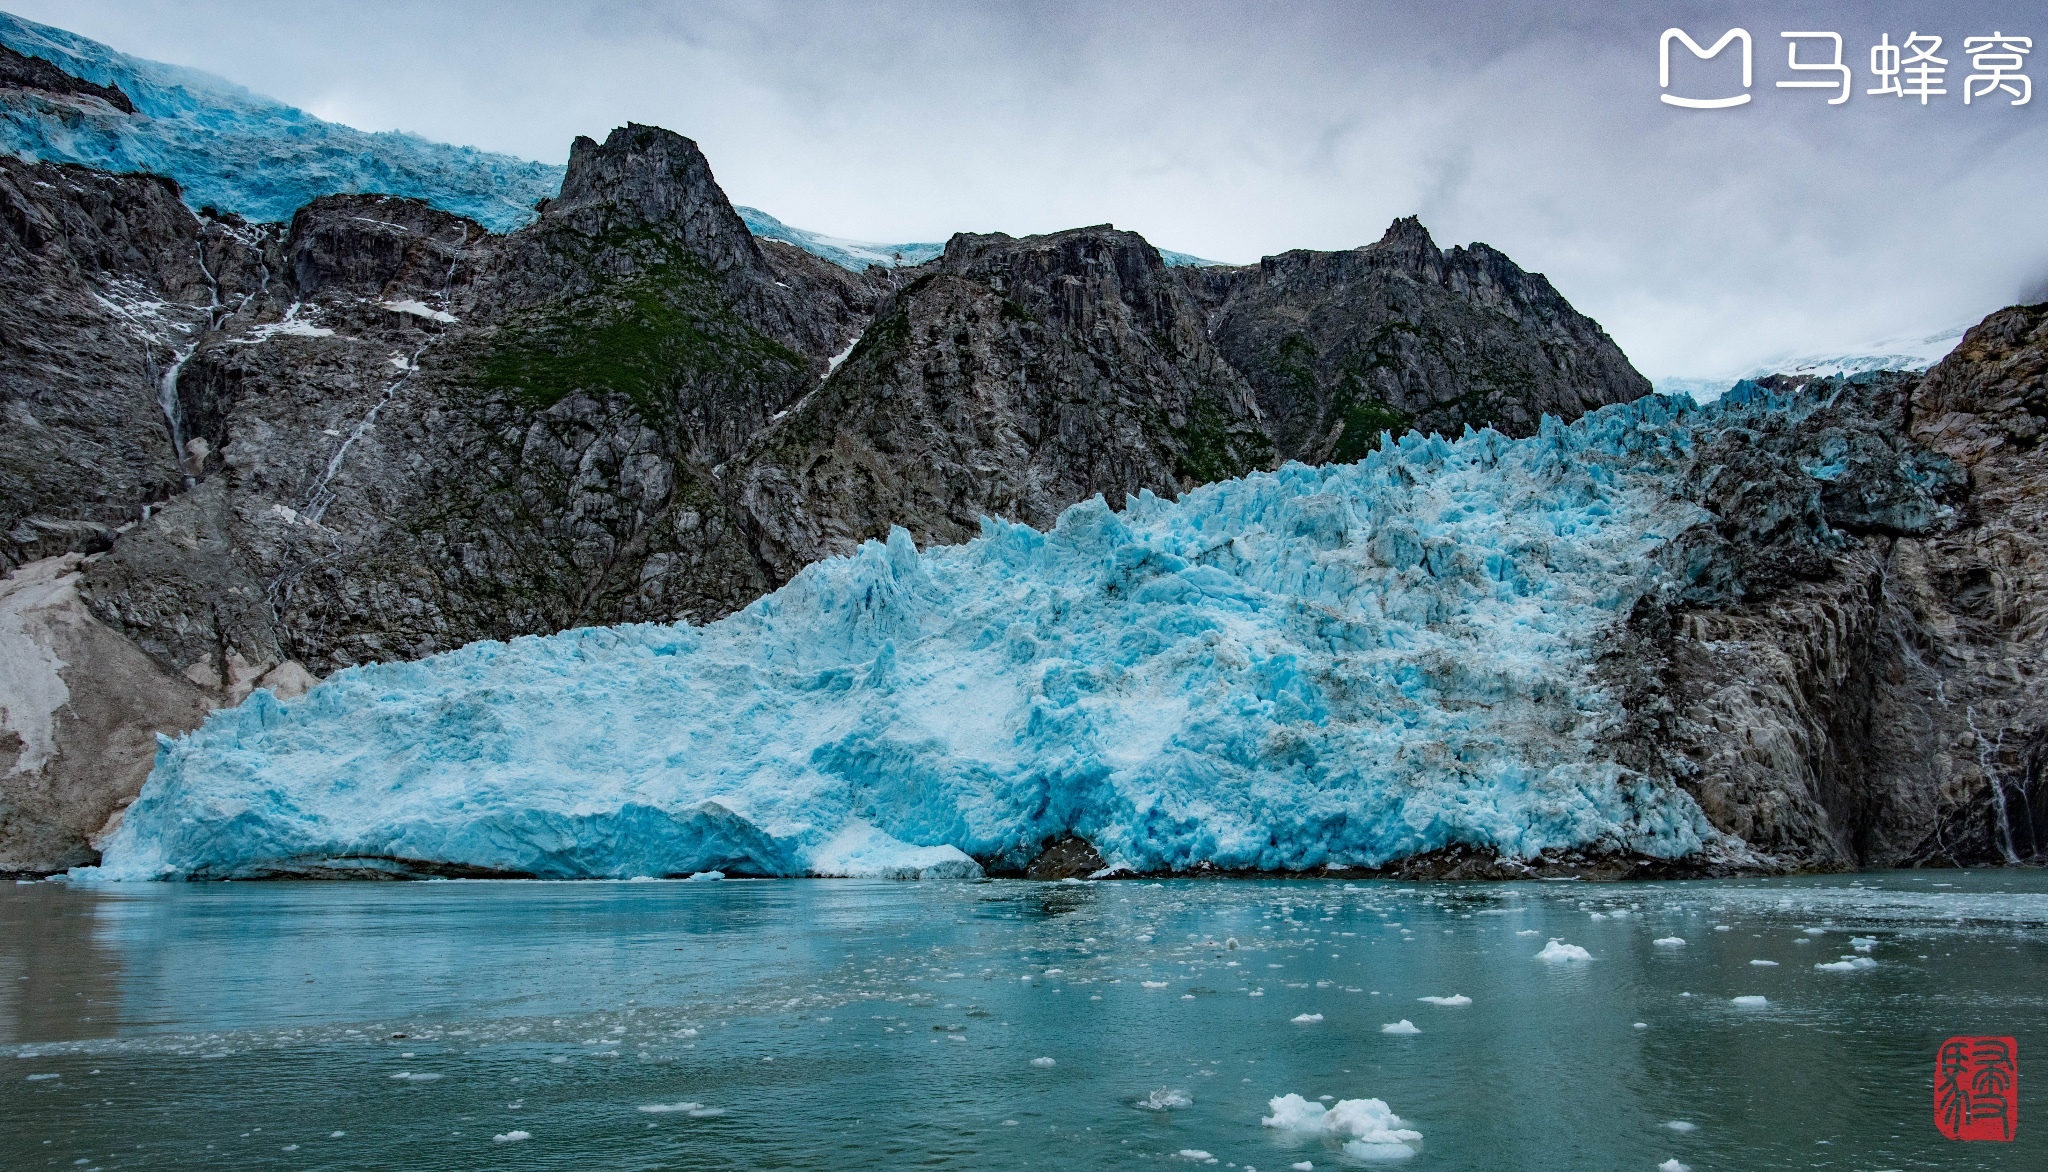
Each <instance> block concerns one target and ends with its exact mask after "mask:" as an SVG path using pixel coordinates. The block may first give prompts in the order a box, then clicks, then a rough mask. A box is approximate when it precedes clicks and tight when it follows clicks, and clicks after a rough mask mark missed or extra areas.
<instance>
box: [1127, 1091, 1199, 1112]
mask: <svg viewBox="0 0 2048 1172" xmlns="http://www.w3.org/2000/svg"><path fill="white" fill-rule="evenodd" d="M1194 1104H1195V1099H1194V1096H1193V1095H1190V1094H1188V1093H1187V1092H1186V1091H1177V1090H1174V1089H1172V1088H1171V1087H1160V1088H1159V1089H1157V1090H1155V1091H1153V1092H1152V1093H1151V1094H1149V1095H1146V1096H1145V1097H1144V1098H1142V1099H1139V1100H1138V1101H1137V1102H1135V1103H1133V1104H1131V1106H1133V1107H1136V1108H1137V1109H1138V1110H1140V1111H1177V1110H1179V1109H1180V1108H1182V1107H1192V1106H1194Z"/></svg>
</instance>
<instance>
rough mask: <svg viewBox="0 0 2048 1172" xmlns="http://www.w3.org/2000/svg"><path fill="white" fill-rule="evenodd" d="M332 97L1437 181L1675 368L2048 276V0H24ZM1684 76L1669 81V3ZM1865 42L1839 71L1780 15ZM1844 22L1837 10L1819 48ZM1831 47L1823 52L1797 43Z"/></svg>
mask: <svg viewBox="0 0 2048 1172" xmlns="http://www.w3.org/2000/svg"><path fill="white" fill-rule="evenodd" d="M4 2H5V3H6V6H7V7H8V8H9V9H10V10H12V11H14V12H16V13H18V14H20V15H22V16H25V17H28V18H29V19H32V20H39V21H43V22H45V23H50V24H55V25H59V26H61V27H64V28H69V29H71V30H73V31H75V32H79V33H82V34H84V35H86V36H90V37H93V38H95V39H97V40H100V41H104V42H106V43H108V44H110V45H112V46H114V47H115V48H117V49H120V50H123V51H125V52H128V53H133V54H136V55H138V56H143V57H150V58H154V59H157V60H161V61H169V62H175V63H178V64H183V65H191V66H196V67H198V68H201V69H205V70H208V71H211V72H214V73H217V74H220V75H221V76H223V77H226V78H228V79H230V80H232V81H235V82H239V83H241V84H243V85H246V86H248V87H249V88H251V89H254V90H257V91H259V92H261V93H265V94H269V95H271V96H273V97H276V98H279V99H282V100H284V101H287V102H290V103H292V104H294V105H298V106H301V107H303V108H305V109H307V110H310V111H312V112H314V113H316V114H318V115H320V116H322V117H325V118H330V119H333V120H335V121H339V122H345V123H347V124H349V125H352V126H357V127H361V128H363V129H367V130H389V129H403V130H410V131H415V132H417V133H419V134H422V135H425V136H427V137H429V138H434V139H440V140H444V141H449V142H456V143H469V144H473V145H476V146H479V147H483V148H486V149H490V150H497V151H505V152H509V153H512V154H516V155H521V156H524V157H528V158H535V159H544V160H548V161H551V162H560V161H562V160H564V159H565V158H566V157H567V155H568V146H569V141H570V139H571V138H573V137H574V136H575V135H578V134H588V135H591V136H593V137H599V138H601V137H603V135H604V133H605V132H606V131H607V130H608V129H609V128H611V127H613V126H615V125H619V124H621V123H624V122H626V121H628V120H632V121H637V122H647V123H654V124H657V125H661V126H666V127H668V128H670V129H673V130H676V131H680V132H681V133H684V134H687V135H689V136H690V137H692V138H695V139H696V140H697V141H698V142H699V143H700V144H702V146H703V148H704V150H705V152H706V153H707V154H708V155H709V157H710V159H711V163H712V166H713V168H714V170H715V171H716V173H717V175H718V178H719V181H720V182H721V183H722V184H723V186H724V187H725V190H726V192H727V193H728V194H729V195H730V196H731V197H732V198H733V200H734V202H736V203H742V204H751V205H753V206H755V207H759V208H762V209H763V210H765V211H768V212H769V213H771V214H773V215H776V216H779V217H781V218H782V219H783V220H785V221H787V222H789V223H791V224H795V225H799V226H802V227H806V228H810V229H813V230H816V231H821V232H828V233H831V234H834V235H839V236H848V237H854V238H858V239H865V240H881V241H909V240H933V239H944V238H945V236H946V235H948V234H949V233H951V232H954V231H957V230H970V231H989V230H1002V231H1007V232H1012V233H1017V234H1023V233H1028V232H1043V231H1051V230H1056V229H1060V228H1067V227H1073V226H1076V225H1082V224H1092V223H1101V222H1105V221H1109V222H1114V223H1115V224H1117V225H1118V226H1119V227H1124V228H1131V229H1135V230H1137V231H1140V232H1143V233H1144V234H1145V235H1146V237H1147V238H1149V239H1150V240H1151V241H1152V242H1153V243H1155V244H1157V245H1159V246H1161V247H1164V248H1173V249H1179V250H1181V251H1184V252H1192V253H1196V254H1198V255H1201V256H1207V257H1213V258H1216V259H1219V260H1228V261H1235V262H1248V261H1253V260H1256V259H1257V258H1258V257H1260V256H1262V255H1266V254H1270V253H1274V252H1280V251H1284V250H1286V249H1289V248H1319V249H1336V248H1350V247H1355V246H1357V245H1361V244H1367V243H1370V242H1372V241H1374V240H1376V239H1378V238H1379V236H1380V233H1381V232H1382V231H1384V230H1385V228H1386V225H1387V223H1388V221H1390V220H1391V219H1393V218H1394V217H1396V216H1401V215H1408V214H1419V215H1420V216H1421V217H1422V219H1423V222H1424V224H1426V225H1427V226H1428V227H1429V229H1430V231H1431V232H1432V233H1433V234H1434V235H1435V237H1436V239H1437V242H1438V243H1439V244H1440V245H1444V246H1446V247H1448V246H1450V245H1452V244H1462V243H1467V242H1470V241H1474V240H1483V241H1485V242H1487V243H1489V244H1492V245H1494V246H1495V247H1498V248H1500V249H1502V250H1503V251H1505V252H1507V253H1508V254H1509V255H1510V256H1512V257H1513V258H1514V259H1515V260H1516V261H1517V262H1519V263H1520V264H1521V265H1522V266H1523V267H1525V268H1529V269H1532V270H1537V271H1541V272H1544V273H1547V274H1548V275H1549V276H1550V278H1551V280H1552V281H1553V282H1555V284H1556V285H1557V286H1558V288H1559V289H1560V290H1561V291H1562V292H1563V293H1564V294H1565V296H1566V297H1568V298H1570V299H1571V301H1572V302H1573V303H1574V304H1576V305H1577V306H1578V307H1579V308H1580V309H1582V310H1584V311H1585V312H1587V313H1589V314H1591V315H1593V316H1594V317H1595V318H1598V319H1599V320H1600V322H1601V323H1602V324H1603V325H1605V326H1606V327H1607V329H1608V330H1609V332H1610V333H1612V334H1613V335H1614V337H1615V339H1616V340H1617V341H1619V342H1620V343H1621V345H1622V347H1623V348H1624V349H1625V350H1627V352H1628V353H1629V355H1630V357H1631V358H1632V359H1634V361H1635V363H1636V365H1637V366H1638V367H1639V368H1640V369H1641V370H1642V371H1643V372H1644V373H1646V374H1649V375H1651V376H1652V377H1661V376H1666V375H1712V374H1720V373H1724V372H1733V371H1739V370H1740V369H1742V368H1744V367H1747V366H1749V365H1752V364H1754V363H1756V362H1760V361H1763V360H1765V359H1766V358H1769V357H1771V356H1774V355H1777V354H1781V353H1787V352H1790V353H1814V352H1825V351H1830V350H1837V349H1841V348H1845V347H1853V346H1857V345H1859V344H1862V343H1867V342H1872V341H1876V340H1879V339H1885V338H1893V337H1900V336H1909V335H1916V334H1928V333H1933V332H1936V331H1938V330H1940V329H1942V328H1945V327H1949V326H1953V325H1959V324H1964V323H1968V322H1974V321H1976V320H1977V319H1978V318H1980V317H1982V316H1983V315H1984V314H1985V313H1987V312H1989V311H1991V310H1993V309H1996V308H1998V307H2000V306H2002V305H2006V304H2009V303H2012V302H2014V301H2016V300H2020V299H2021V298H2022V297H2025V296H2027V295H2029V294H2031V299H2033V300H2039V299H2042V298H2044V297H2048V214H2044V213H2048V95H2044V96H2043V97H2041V98H2039V99H2038V100H2036V101H2034V102H2032V103H2030V104H2028V105H2025V106H2020V107H2012V106H2010V105H2008V104H2007V103H2008V102H2010V100H2011V98H2010V96H2008V95H2003V94H1994V95H1993V97H1992V99H1979V100H1977V101H1975V102H1973V104H1971V105H1970V106H1967V107H1966V106H1964V105H1963V103H1962V96H1961V91H1962V88H1963V87H1962V82H1963V78H1964V77H1965V75H1966V74H1968V73H1969V72H1971V70H1970V68H1969V57H1968V56H1967V55H1966V54H1965V53H1964V52H1963V51H1962V49H1963V46H1962V43H1961V42H1962V39H1963V38H1964V37H1966V36H1981V35H1985V34H1988V33H1991V32H1994V31H1996V32H2003V33H2009V34H2015V35H2021V36H2030V37H2032V38H2033V39H2034V41H2035V42H2036V44H2035V56H2034V57H2033V58H2031V59H2030V63H2029V65H2028V67H2027V68H2026V69H2025V70H2024V72H2025V73H2026V74H2028V75H2029V76H2030V77H2032V78H2034V79H2036V80H2048V6H2044V5H2043V4H2042V3H2041V0H2027V2H2024V3H1983V4H1976V3H1959V2H1957V0H1913V2H1909V3H1893V2H1890V0H1886V2H1883V3H1869V2H1866V0H1839V2H1836V3H1829V4H1816V3H1801V4H1761V3H1759V4H1715V3H1700V4H1657V3H1626V2H1616V3H1611V4H1607V5H1601V4H1594V3H1569V4H1568V3H1560V2H1556V0H1551V2H1547V3H1526V4H1525V3H1503V2H1488V3H1459V2H1456V0H1433V2H1417V3H1320V4H1308V3H1303V4H1282V3H1277V2H1272V0H1266V2H1261V3H1241V4H1224V3H1207V2H1202V0H1171V2H1169V3H1151V2H1141V0H1120V2H1117V3H1101V4H1079V3H1017V4H1001V5H998V4H987V5H975V4H966V3H950V4H945V3H892V4H858V3H854V2H852V0H841V2H837V3H781V2H776V0H751V2H749V0H720V2H710V3H670V2H664V0H642V2H640V3H594V4H576V3H571V2H547V3H537V2H527V0H489V2H477V3H464V2H451V3H436V2H434V0H406V2H404V3H384V2H376V0H370V2H353V3H348V4H345V5H344V4H337V3H332V2H329V3H321V4H317V5H314V4H297V3H290V2H286V0H268V2H266V3H232V2H224V0H4ZM1671 25H1678V26H1681V27H1684V28H1685V29H1687V31H1688V32H1690V33H1691V34H1692V36H1693V37H1694V38H1695V39H1696V40H1698V41H1700V42H1701V43H1702V44H1705V45H1710V44H1712V43H1713V41H1714V39H1716V38H1718V37H1719V36H1720V35H1721V34H1722V33H1723V32H1725V31H1727V30H1728V29H1729V28H1731V27H1735V26H1738V25H1739V26H1740V27H1743V28H1746V29H1748V30H1749V32H1750V34H1751V36H1752V38H1753V42H1754V46H1755V49H1754V52H1755V79H1754V86H1753V87H1752V88H1751V89H1750V90H1748V91H1743V90H1742V89H1741V88H1740V85H1739V77H1738V76H1737V73H1738V60H1739V59H1738V57H1737V54H1738V53H1739V46H1731V47H1730V48H1729V49H1728V50H1725V51H1724V52H1723V53H1722V55H1721V56H1720V57H1718V58H1716V59H1714V60H1713V61H1698V60H1695V59H1693V58H1692V57H1691V56H1690V54H1688V53H1686V52H1685V50H1684V49H1683V48H1682V47H1678V48H1677V49H1676V52H1677V53H1678V58H1677V59H1676V60H1675V61H1674V69H1673V78H1672V88H1671V90H1670V91H1669V92H1672V93H1679V94H1683V95H1686V96H1697V97H1718V96H1725V95H1728V94H1736V93H1742V92H1748V93H1750V94H1751V95H1753V100H1752V101H1751V102H1750V103H1749V104H1747V105H1745V106H1742V107H1739V108H1734V109H1721V110H1683V109H1677V108H1674V107H1671V106H1667V105H1664V104H1662V103H1660V102H1659V100H1658V95H1659V92H1660V91H1659V88H1658V70H1657V64H1658V57H1657V45H1658V34H1659V33H1660V32H1661V31H1662V30H1663V29H1664V28H1666V27H1668V26H1671ZM1807 30H1831V31H1836V32H1840V33H1841V34H1843V36H1844V38H1845V41H1846V48H1845V52H1844V56H1843V59H1844V61H1845V62H1846V63H1847V64H1849V65H1850V66H1851V68H1852V69H1853V71H1854V77H1853V90H1854V92H1853V94H1852V96H1851V98H1850V100H1849V101H1848V102H1847V103H1846V104H1844V105H1841V106H1836V107H1830V106H1828V105H1827V104H1826V100H1827V98H1828V97H1829V96H1830V95H1828V94H1826V93H1822V92H1819V91H1816V90H1791V89H1778V88H1776V87H1775V83H1776V82H1777V81H1780V80H1785V79H1789V78H1792V77H1794V76H1795V75H1794V74H1792V73H1791V72H1790V71H1789V70H1788V69H1787V67H1786V44H1787V42H1786V41H1784V40H1783V39H1781V38H1780V36H1779V34H1780V32H1782V31H1807ZM1914 32H1920V33H1931V34H1935V35H1939V36H1941V37H1943V38H1944V41H1943V45H1942V47H1941V49H1939V50H1937V51H1936V55H1937V56H1940V57H1944V58H1946V59H1947V61H1948V66H1947V75H1946V82H1947V84H1946V88H1947V90H1948V91H1949V92H1948V94H1947V96H1945V97H1938V98H1934V99H1932V100H1931V102H1930V103H1929V104H1928V105H1926V106H1924V107H1923V106H1922V105H1920V104H1919V103H1918V102H1917V100H1913V99H1906V100H1901V99H1899V98H1896V97H1873V96H1870V95H1868V94H1866V93H1865V92H1864V91H1865V90H1867V89H1868V88H1870V87H1871V86H1873V85H1874V84H1876V82H1875V80H1874V79H1873V77H1872V76H1871V73H1870V70H1869V49H1870V46H1871V45H1872V44H1875V43H1876V42H1877V40H1878V37H1879V35H1880V34H1881V33H1886V34H1889V35H1890V39H1891V41H1892V43H1894V44H1897V43H1900V42H1902V41H1904V40H1905V39H1906V37H1907V36H1908V35H1909V34H1911V33H1914ZM1831 51H1832V50H1831V47H1830V46H1829V45H1828V44H1827V43H1826V42H1822V41H1808V42H1804V43H1802V45H1801V48H1800V56H1801V60H1802V61H1807V60H1827V59H1829V57H1830V55H1831ZM1801 76H1805V77H1814V76H1818V75H1815V74H1807V75H1801Z"/></svg>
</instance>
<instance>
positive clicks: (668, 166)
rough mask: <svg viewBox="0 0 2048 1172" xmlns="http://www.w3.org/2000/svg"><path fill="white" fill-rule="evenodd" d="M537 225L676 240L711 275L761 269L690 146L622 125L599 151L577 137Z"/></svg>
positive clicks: (706, 165)
mask: <svg viewBox="0 0 2048 1172" xmlns="http://www.w3.org/2000/svg"><path fill="white" fill-rule="evenodd" d="M542 216H543V218H544V219H546V220H548V221H551V222H554V223H558V224H565V225H567V226H569V227H572V228H575V229H576V230H578V231H580V232H583V233H585V234H586V235H591V236H597V235H601V234H603V233H604V232H607V231H611V230H615V229H621V228H626V229H630V228H659V229H664V230H667V231H673V232H676V233H678V234H679V235H680V236H681V237H682V241H683V243H684V244H685V245H686V246H687V247H688V248H689V249H690V251H692V252H694V253H696V254H697V256H698V257H700V258H702V259H703V260H704V261H705V262H706V263H707V264H709V265H710V266H711V267H712V268H714V269H716V270H718V271H720V272H726V271H729V270H732V269H735V268H762V267H765V265H766V262H765V261H764V260H763V259H762V257H761V250H760V246H759V245H757V244H755V243H754V237H753V235H752V234H751V233H749V232H748V231H747V226H746V224H745V223H744V222H742V221H741V219H740V216H739V213H738V212H736V211H734V210H733V207H732V203H731V201H729V200H727V199H726V197H725V192H724V191H722V190H720V188H719V186H718V181H717V180H716V179H714V178H713V177H712V174H711V164H710V162H709V161H707V160H706V159H705V158H704V152H703V151H701V150H699V149H698V148H697V144H696V143H695V142H693V141H691V140H690V139H687V138H685V137H683V136H682V135H680V134H677V133H676V132H674V131H672V130H664V129H662V128H661V127H659V126H642V125H640V124H639V123H637V122H629V123H627V124H626V125H624V126H621V127H619V128H618V129H616V130H614V131H612V132H611V133H610V134H609V135H607V136H605V140H604V142H602V143H599V142H596V141H593V140H592V139H590V138H588V137H586V136H583V135H578V136H577V138H576V141H575V142H574V143H573V144H571V146H570V147H569V168H568V171H567V172H566V173H565V174H564V175H563V177H562V194H561V195H560V196H558V197H557V198H555V199H552V200H549V201H548V202H547V203H546V205H544V207H543V209H542Z"/></svg>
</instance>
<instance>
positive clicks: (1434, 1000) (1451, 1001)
mask: <svg viewBox="0 0 2048 1172" xmlns="http://www.w3.org/2000/svg"><path fill="white" fill-rule="evenodd" d="M1416 1000H1417V1001H1427V1002H1429V1003H1430V1004H1431V1005H1470V1004H1472V999H1471V998H1470V997H1467V996H1465V995H1464V994H1463V993H1453V994H1451V995H1450V996H1449V997H1417V998H1416Z"/></svg>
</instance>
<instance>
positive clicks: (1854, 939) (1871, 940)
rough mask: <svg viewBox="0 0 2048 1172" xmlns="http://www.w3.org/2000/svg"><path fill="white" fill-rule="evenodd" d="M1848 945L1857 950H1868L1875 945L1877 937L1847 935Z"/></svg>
mask: <svg viewBox="0 0 2048 1172" xmlns="http://www.w3.org/2000/svg"><path fill="white" fill-rule="evenodd" d="M1849 947H1851V948H1854V949H1855V950H1856V951H1858V952H1869V951H1870V950H1871V949H1873V948H1875V947H1877V937H1875V936H1851V937H1849Z"/></svg>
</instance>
